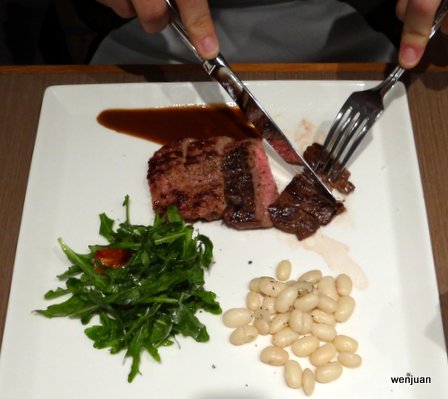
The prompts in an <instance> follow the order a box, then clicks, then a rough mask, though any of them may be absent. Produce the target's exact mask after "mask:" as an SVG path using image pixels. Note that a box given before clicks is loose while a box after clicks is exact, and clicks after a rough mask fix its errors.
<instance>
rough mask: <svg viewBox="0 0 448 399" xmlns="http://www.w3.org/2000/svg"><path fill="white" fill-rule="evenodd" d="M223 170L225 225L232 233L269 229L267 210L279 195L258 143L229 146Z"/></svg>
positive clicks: (269, 221) (236, 143)
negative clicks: (231, 228) (232, 230)
mask: <svg viewBox="0 0 448 399" xmlns="http://www.w3.org/2000/svg"><path fill="white" fill-rule="evenodd" d="M222 170H223V174H224V194H225V198H226V202H227V207H226V210H225V211H224V215H223V218H224V222H225V223H226V224H228V225H229V226H232V227H233V228H235V229H253V228H259V227H271V226H272V221H271V218H270V215H269V212H268V209H267V208H268V206H269V205H270V204H271V203H272V202H274V201H275V200H276V198H277V197H278V193H277V186H276V184H275V181H274V178H273V177H272V173H271V169H270V167H269V161H268V158H267V156H266V153H265V152H264V150H263V146H262V144H261V141H260V140H257V139H248V140H243V141H238V142H235V143H234V144H231V145H229V146H228V147H227V149H226V154H225V156H224V160H223V165H222Z"/></svg>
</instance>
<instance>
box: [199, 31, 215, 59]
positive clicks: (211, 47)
mask: <svg viewBox="0 0 448 399" xmlns="http://www.w3.org/2000/svg"><path fill="white" fill-rule="evenodd" d="M200 46H201V53H202V54H203V55H204V56H206V57H207V56H209V57H214V56H216V55H217V54H218V41H217V40H216V38H215V37H212V36H206V37H205V38H204V39H202V41H201V44H200Z"/></svg>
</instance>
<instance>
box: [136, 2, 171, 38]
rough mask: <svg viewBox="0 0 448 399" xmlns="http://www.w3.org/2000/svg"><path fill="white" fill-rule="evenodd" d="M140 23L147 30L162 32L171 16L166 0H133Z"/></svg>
mask: <svg viewBox="0 0 448 399" xmlns="http://www.w3.org/2000/svg"><path fill="white" fill-rule="evenodd" d="M132 3H133V5H134V8H135V11H136V12H137V15H138V18H139V20H140V23H141V24H142V26H143V29H144V30H145V31H146V32H149V33H154V32H160V31H161V30H162V29H163V28H165V26H166V25H167V24H168V22H169V20H170V18H169V14H168V8H167V6H166V2H165V0H132Z"/></svg>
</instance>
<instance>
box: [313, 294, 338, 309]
mask: <svg viewBox="0 0 448 399" xmlns="http://www.w3.org/2000/svg"><path fill="white" fill-rule="evenodd" d="M317 307H318V308H319V309H321V310H323V311H324V312H327V313H334V312H335V311H336V308H337V307H338V303H337V302H336V301H335V300H334V299H333V298H330V297H329V296H327V295H322V294H319V303H318V304H317Z"/></svg>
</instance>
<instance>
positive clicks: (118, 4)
mask: <svg viewBox="0 0 448 399" xmlns="http://www.w3.org/2000/svg"><path fill="white" fill-rule="evenodd" d="M97 2H98V3H101V4H103V5H105V6H107V7H110V8H112V10H114V11H115V13H116V14H117V15H119V16H120V17H122V18H132V17H135V15H136V12H135V9H134V6H133V5H132V3H131V1H130V0H97Z"/></svg>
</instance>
